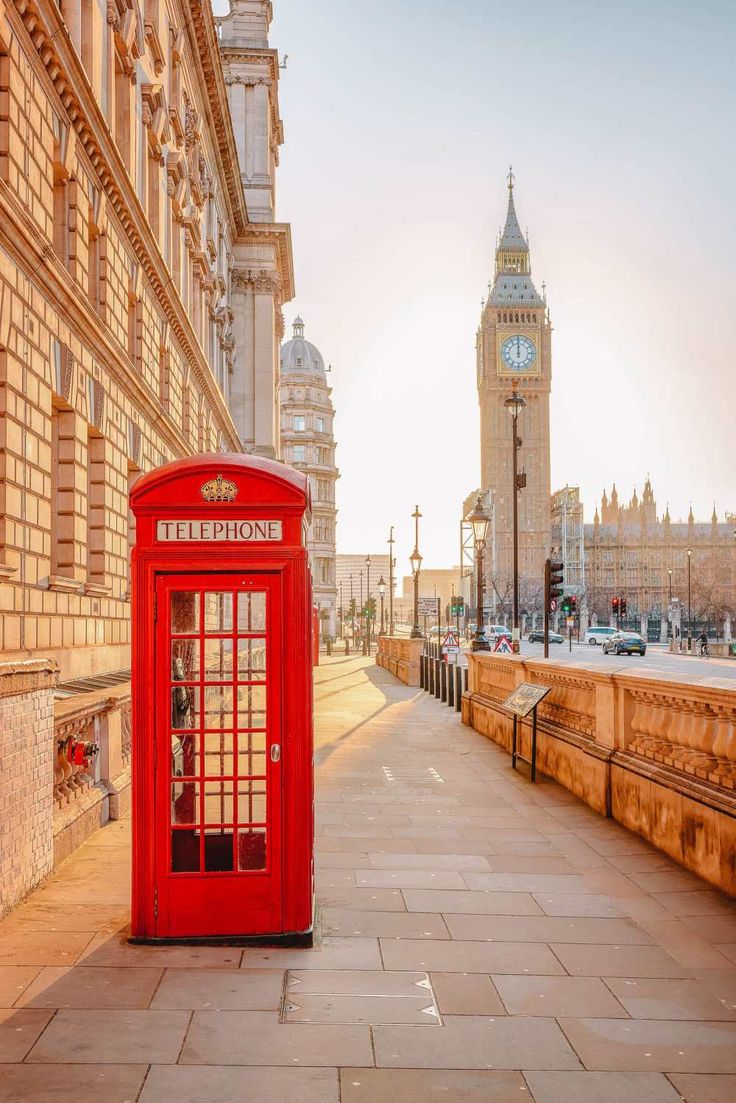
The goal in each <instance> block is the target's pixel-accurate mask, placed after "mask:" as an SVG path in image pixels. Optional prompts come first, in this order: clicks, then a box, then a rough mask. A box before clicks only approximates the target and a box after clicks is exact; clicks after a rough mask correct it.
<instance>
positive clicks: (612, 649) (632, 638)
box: [603, 632, 647, 655]
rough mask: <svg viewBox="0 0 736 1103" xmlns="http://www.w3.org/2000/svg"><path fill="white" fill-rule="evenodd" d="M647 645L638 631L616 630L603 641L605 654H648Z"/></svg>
mask: <svg viewBox="0 0 736 1103" xmlns="http://www.w3.org/2000/svg"><path fill="white" fill-rule="evenodd" d="M646 653H647V645H646V641H645V640H644V637H643V636H640V635H639V633H638V632H614V634H613V635H612V636H609V637H608V638H607V639H606V640H604V641H603V654H604V655H646Z"/></svg>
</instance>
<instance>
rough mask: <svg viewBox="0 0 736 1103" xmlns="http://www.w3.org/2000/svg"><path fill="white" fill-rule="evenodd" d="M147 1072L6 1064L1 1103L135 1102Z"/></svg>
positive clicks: (0, 1083)
mask: <svg viewBox="0 0 736 1103" xmlns="http://www.w3.org/2000/svg"><path fill="white" fill-rule="evenodd" d="M147 1073H148V1065H70V1064H59V1065H29V1064H26V1065H20V1064H19V1065H3V1066H2V1068H0V1103H102V1101H104V1103H132V1101H133V1100H135V1099H138V1093H139V1092H140V1090H141V1086H142V1084H143V1081H144V1080H145V1078H146V1074H147ZM150 1098H151V1097H150V1096H149V1100H150ZM162 1103H163V1100H162ZM180 1103H184V1101H183V1100H181V1099H180Z"/></svg>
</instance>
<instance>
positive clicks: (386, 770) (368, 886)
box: [0, 657, 736, 1103]
mask: <svg viewBox="0 0 736 1103" xmlns="http://www.w3.org/2000/svg"><path fill="white" fill-rule="evenodd" d="M316 700H317V710H318V733H317V752H316V759H317V816H318V843H317V845H318V851H317V868H318V898H319V903H320V906H321V922H322V940H321V944H320V945H319V946H317V947H315V948H314V949H312V950H273V949H268V950H260V949H247V950H240V949H229V948H226V947H225V948H211V949H210V948H189V947H162V948H157V947H144V946H135V947H133V946H129V945H128V944H127V942H126V940H125V936H126V926H127V922H128V901H129V894H128V880H129V841H128V833H127V825H125V824H120V823H117V824H113V825H111V826H109V827H107V828H104V829H103V830H102V831H100V832H98V834H97V835H96V836H95V837H94V838H93V839H92V840H90V842H88V843H87V844H86V845H85V846H83V847H82V848H81V849H80V850H79V851H78V852H77V853H76V854H75V855H74V857H73V858H72V859H70V860H69V861H68V862H67V863H66V864H65V865H64V866H63V867H62V869H61V870H60V871H59V873H57V875H56V876H55V877H53V878H52V879H51V880H50V881H49V882H48V883H47V884H46V885H45V886H44V887H43V888H42V889H39V890H38V891H37V892H35V893H34V894H33V895H32V896H31V898H30V899H29V901H28V902H27V903H26V904H25V905H24V906H23V907H22V908H20V909H18V910H17V911H16V912H15V913H13V914H12V915H11V916H9V917H8V918H7V919H6V920H5V921H4V922H2V923H0V1007H3V1008H6V1010H3V1011H0V1061H2V1062H5V1064H4V1065H0V1103H9V1101H13V1103H17V1101H23V1103H28V1101H34V1103H35V1101H37V1103H67V1101H68V1103H71V1101H72V1100H73V1101H74V1103H88V1101H93V1100H94V1101H98V1100H99V1101H100V1103H124V1101H130V1103H134V1101H138V1100H140V1101H141V1103H208V1101H210V1100H211V1101H213V1103H215V1101H216V1103H244V1101H246V1100H248V1101H250V1100H253V1101H254V1103H284V1100H286V1099H289V1098H293V1099H294V1100H295V1101H297V1103H338V1101H339V1103H383V1101H388V1103H398V1101H401V1103H420V1101H421V1103H427V1101H430V1103H431V1101H433V1100H447V1101H450V1103H471V1101H472V1103H475V1101H477V1103H480V1101H483V1103H489V1101H490V1103H511V1101H516V1100H519V1099H526V1100H529V1101H530V1103H532V1101H536V1103H591V1101H593V1103H642V1101H644V1103H677V1101H678V1100H681V1099H685V1100H687V1103H733V1101H734V1100H735V1099H736V1010H734V1008H736V907H734V903H733V902H730V901H729V900H728V899H727V898H726V897H724V896H722V895H720V894H719V893H718V892H715V891H713V890H711V889H709V888H708V887H707V886H706V885H705V884H704V883H703V882H701V881H699V880H698V879H697V878H696V877H694V876H693V875H692V874H690V873H688V872H685V871H683V870H681V869H680V868H679V867H678V866H676V865H675V864H674V863H673V862H671V861H670V860H669V859H667V858H666V857H664V856H662V855H661V854H659V852H657V851H656V850H654V849H652V848H651V847H650V846H648V845H647V844H646V843H644V842H643V841H641V840H640V839H638V838H637V837H636V836H634V835H632V834H630V833H629V832H627V831H625V830H624V829H622V828H620V827H618V826H617V825H615V824H613V823H611V822H610V821H606V820H603V819H601V818H600V817H599V816H597V815H595V814H594V813H593V812H591V811H590V810H589V809H587V808H586V807H585V806H584V805H582V804H581V803H580V802H579V801H577V800H576V799H575V798H574V797H572V796H571V795H570V794H569V793H567V792H566V791H565V790H564V789H561V788H559V787H558V786H557V785H556V784H554V783H552V782H546V781H543V782H542V783H541V784H539V785H537V786H536V787H533V786H531V785H530V784H529V782H528V781H527V780H526V777H525V776H523V775H521V774H515V773H513V772H512V771H511V769H510V765H509V759H508V757H507V755H506V754H505V753H503V752H502V751H501V750H499V749H498V748H497V747H496V746H495V745H493V744H492V743H490V742H489V741H487V740H486V739H484V738H483V737H482V736H480V735H478V734H476V733H475V732H472V731H470V730H468V729H467V728H463V727H462V725H461V724H460V720H459V718H458V714H456V713H455V712H454V711H452V710H450V709H449V708H447V706H444V705H441V704H440V703H439V702H436V701H435V700H434V699H432V698H429V697H427V696H426V695H423V694H421V693H420V692H419V691H417V690H411V689H407V688H406V687H404V686H402V685H399V684H398V683H397V682H396V681H395V680H394V679H393V678H392V677H391V675H389V674H388V673H386V672H385V671H383V670H380V669H378V668H376V667H375V666H373V665H372V664H369V663H368V661H367V660H365V659H362V658H342V657H335V658H333V659H331V660H327V661H325V662H324V665H322V666H320V668H319V669H318V671H317V672H316ZM280 1018H281V1019H283V1020H285V1021H280Z"/></svg>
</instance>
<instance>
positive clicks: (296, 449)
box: [280, 317, 340, 637]
mask: <svg viewBox="0 0 736 1103" xmlns="http://www.w3.org/2000/svg"><path fill="white" fill-rule="evenodd" d="M280 407H281V458H282V460H284V462H285V463H289V464H291V465H292V466H293V467H297V468H298V469H299V470H300V471H303V472H304V473H305V474H306V475H308V476H309V482H310V485H311V489H312V524H311V526H310V529H309V536H308V541H307V546H308V548H309V557H310V560H311V564H312V578H313V580H314V602H315V605H317V606H318V608H319V615H320V634H321V635H322V636H323V637H325V636H327V635H330V636H335V635H336V634H337V608H336V607H337V586H336V583H335V556H336V541H335V528H336V523H337V508H336V505H335V486H336V483H337V480H338V479H339V477H340V472H339V471H338V469H337V466H336V464H335V436H334V418H335V409H334V407H333V405H332V388H331V387H330V385H329V384H328V382H327V370H326V369H325V362H324V359H323V357H322V353H321V352H320V351H319V349H318V348H317V347H316V345H313V344H312V343H311V341H307V340H306V339H305V337H304V322H303V321H302V319H301V318H299V317H297V318H295V319H294V327H293V335H292V338H291V340H290V341H285V342H284V344H283V345H282V346H281V381H280Z"/></svg>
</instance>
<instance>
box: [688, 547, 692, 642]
mask: <svg viewBox="0 0 736 1103" xmlns="http://www.w3.org/2000/svg"><path fill="white" fill-rule="evenodd" d="M692 557H693V549H692V548H690V547H688V548H687V649H688V651H692V649H693V631H692V602H691V596H692V593H691V589H690V563H691V560H692Z"/></svg>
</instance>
